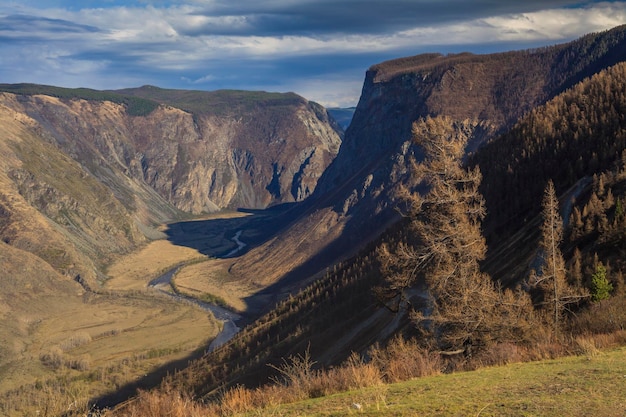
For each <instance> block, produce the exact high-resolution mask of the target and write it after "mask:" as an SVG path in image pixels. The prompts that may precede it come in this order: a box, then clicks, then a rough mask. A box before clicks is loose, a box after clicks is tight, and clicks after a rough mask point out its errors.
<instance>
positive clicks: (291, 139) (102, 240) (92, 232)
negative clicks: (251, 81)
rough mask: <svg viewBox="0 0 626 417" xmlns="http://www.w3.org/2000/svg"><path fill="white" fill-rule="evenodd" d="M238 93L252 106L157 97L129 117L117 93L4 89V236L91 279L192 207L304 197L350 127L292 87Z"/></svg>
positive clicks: (0, 174)
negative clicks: (182, 103)
mask: <svg viewBox="0 0 626 417" xmlns="http://www.w3.org/2000/svg"><path fill="white" fill-rule="evenodd" d="M5 87H6V86H5ZM159 91H160V92H161V93H162V94H164V95H165V96H167V95H168V94H170V93H171V92H169V91H168V90H159ZM172 94H175V93H172ZM197 94H199V95H200V98H201V99H202V100H204V102H210V101H211V93H200V92H197ZM239 94H240V98H241V97H243V99H244V101H245V103H246V106H241V105H238V104H237V103H236V102H235V103H234V105H232V106H231V105H230V104H231V102H230V101H229V100H230V93H228V92H226V93H223V94H222V95H221V96H220V99H221V105H222V106H223V108H224V109H225V110H224V109H222V110H221V111H215V109H212V108H210V106H209V107H207V106H206V105H205V103H204V102H202V101H201V103H200V107H199V108H198V109H196V112H195V113H194V112H192V111H190V110H187V111H185V110H183V109H181V108H177V107H174V106H173V105H168V104H166V103H163V102H162V103H161V104H159V103H156V102H154V103H153V104H154V105H153V106H152V107H153V108H151V109H150V110H149V111H146V112H144V113H145V114H133V113H132V112H130V111H129V107H128V106H127V105H125V104H124V103H115V102H113V101H109V100H94V99H89V100H86V99H82V98H76V97H74V98H67V97H64V98H59V97H54V96H51V95H45V94H32V93H29V94H13V93H0V117H1V119H2V127H3V135H2V137H1V138H0V147H1V148H2V150H3V152H2V155H3V161H2V163H0V168H1V169H0V186H1V187H0V188H1V189H0V237H1V238H2V240H3V241H4V242H5V243H8V244H10V245H12V246H15V247H16V248H19V249H22V250H26V251H28V252H31V253H34V254H36V255H37V256H39V257H40V258H42V259H44V260H45V261H46V262H48V263H49V264H50V265H52V266H53V267H54V268H55V269H56V270H57V271H59V272H61V273H62V274H65V275H68V276H72V277H73V278H74V277H76V276H79V275H80V276H81V277H83V278H85V277H86V279H88V280H90V279H95V278H97V276H98V274H99V272H98V271H100V270H101V267H102V266H103V265H106V264H107V263H108V262H110V261H111V259H113V258H114V257H115V256H117V255H118V254H122V253H126V252H128V251H131V250H133V249H134V248H136V247H137V245H139V244H141V243H142V242H145V241H146V238H151V237H156V236H158V235H159V232H157V231H156V230H154V229H152V226H154V225H156V224H160V223H162V222H164V221H167V220H172V219H176V218H180V217H181V216H182V215H183V214H184V213H201V212H211V211H215V210H219V209H222V208H238V207H246V208H257V209H259V208H265V207H268V206H271V205H274V204H281V203H286V202H294V201H301V200H303V199H305V198H306V197H308V196H309V195H310V194H311V193H312V192H313V191H314V189H315V187H316V185H317V181H318V179H319V177H320V176H321V174H322V172H323V171H324V170H325V169H326V167H327V166H328V164H329V163H330V162H331V161H332V159H333V158H334V157H335V155H336V153H337V151H338V149H339V145H340V142H341V137H340V135H341V134H342V133H343V132H342V131H341V130H340V129H339V128H337V127H336V125H334V123H333V122H332V119H329V118H328V116H327V114H326V111H325V109H323V108H322V107H321V106H319V105H317V104H315V103H310V102H308V101H306V100H305V99H303V98H301V97H299V96H296V95H295V94H288V95H271V100H269V101H268V100H267V97H266V95H265V94H264V93H254V96H252V97H248V96H247V95H246V94H247V93H243V92H240V93H239ZM250 94H253V93H250ZM42 236H46V239H42V238H41V237H42Z"/></svg>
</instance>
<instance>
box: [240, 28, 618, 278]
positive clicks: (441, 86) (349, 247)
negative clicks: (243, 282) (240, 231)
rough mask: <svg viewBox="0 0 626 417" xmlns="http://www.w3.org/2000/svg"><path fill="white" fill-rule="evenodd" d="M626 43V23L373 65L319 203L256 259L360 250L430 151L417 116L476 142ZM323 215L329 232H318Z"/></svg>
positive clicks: (314, 263)
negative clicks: (417, 136)
mask: <svg viewBox="0 0 626 417" xmlns="http://www.w3.org/2000/svg"><path fill="white" fill-rule="evenodd" d="M624 51H626V27H618V28H616V29H614V30H611V31H608V32H604V33H600V34H592V35H588V36H585V37H583V38H581V39H579V40H577V41H574V42H571V43H568V44H563V45H557V46H554V47H549V48H542V49H539V50H527V51H516V52H508V53H501V54H492V55H473V54H458V55H448V56H444V55H440V54H425V55H418V56H415V57H408V58H402V59H397V60H393V61H389V62H384V63H381V64H378V65H374V66H372V67H371V68H370V69H369V70H368V71H367V73H366V76H365V82H364V86H363V90H362V95H361V98H360V100H359V104H358V106H357V108H356V111H355V113H354V117H353V119H352V122H351V124H350V126H349V127H348V129H347V131H346V134H345V138H344V140H343V142H342V145H341V149H340V151H339V154H338V155H337V157H336V158H335V159H334V161H333V162H332V164H331V165H330V166H329V167H328V169H327V170H326V171H325V172H324V175H323V176H322V177H321V178H320V180H319V181H318V183H317V188H316V190H315V192H314V194H313V196H312V199H310V200H309V201H308V203H307V204H308V206H309V209H308V210H307V211H306V212H305V213H304V216H303V218H302V219H300V220H299V221H298V222H295V223H294V224H293V225H292V226H291V227H290V228H289V229H287V230H285V231H284V232H283V233H284V234H283V235H282V236H281V237H280V238H277V242H280V241H284V242H289V245H288V247H287V245H285V247H281V246H280V245H279V244H278V243H277V242H273V243H272V249H271V250H265V249H263V248H258V249H255V250H254V251H251V254H250V255H249V256H254V259H255V262H256V268H260V266H259V265H260V263H263V262H273V263H274V264H275V263H277V262H278V257H280V258H281V259H299V261H298V264H297V265H296V266H297V267H298V268H300V270H299V271H300V272H299V273H300V274H301V276H307V275H308V274H313V273H315V272H318V271H319V270H320V269H322V268H324V265H325V263H324V262H332V261H336V260H337V259H338V258H341V257H344V256H346V255H348V254H350V253H353V252H354V251H355V249H356V248H358V247H360V246H362V245H364V244H365V243H366V242H369V241H370V240H371V239H373V238H374V237H376V236H377V235H378V234H379V233H381V232H382V231H383V230H385V228H386V227H388V226H389V225H390V224H391V223H393V222H394V221H395V220H396V219H397V218H398V213H397V211H395V210H394V208H395V207H397V201H396V197H395V195H396V193H395V187H396V186H397V185H398V184H399V183H402V182H403V180H404V179H405V178H406V175H407V173H408V172H409V169H410V168H409V166H410V162H409V161H410V160H411V158H413V157H414V158H416V159H417V160H419V159H420V158H421V150H420V149H419V148H418V147H416V146H414V145H413V144H412V141H411V137H412V124H413V122H414V121H416V120H418V119H420V118H424V117H429V116H431V117H436V116H447V117H449V120H450V121H451V122H452V123H453V124H454V126H455V129H459V130H460V131H461V132H462V133H463V135H464V136H466V137H468V138H469V145H468V152H471V151H472V150H474V149H476V148H477V147H478V146H480V144H481V143H484V142H485V141H487V140H489V139H490V138H493V137H495V136H496V135H497V134H498V133H500V132H503V131H505V130H506V129H508V128H510V127H511V126H512V125H513V124H514V123H515V122H516V121H517V120H518V118H519V117H521V116H522V115H523V114H524V113H526V112H528V111H530V110H531V109H533V108H535V107H536V106H538V105H540V104H542V103H544V102H545V101H546V100H548V99H550V98H552V97H554V96H555V95H557V94H559V93H560V92H562V91H563V90H565V89H567V88H569V87H571V86H572V85H574V84H576V83H577V82H579V81H580V80H582V79H583V78H584V77H586V76H589V75H590V74H593V73H595V72H598V71H600V70H602V69H603V68H606V67H607V66H610V65H613V64H615V63H616V62H619V61H622V60H625V59H626V53H625V52H624ZM305 225H308V226H305ZM319 225H324V226H323V230H324V233H321V234H317V233H314V231H315V230H318V229H317V227H318V226H319ZM311 228H312V229H311ZM290 236H294V238H293V239H291V238H290ZM301 236H307V238H306V239H304V238H302V239H301V238H300V237H301ZM295 237H298V238H297V239H296V238H295ZM294 241H295V242H299V243H298V244H293V242H294ZM274 257H276V259H274ZM252 264H253V263H252V262H249V263H245V261H244V260H242V261H240V263H239V265H235V267H234V268H233V270H234V271H236V270H237V267H238V266H240V267H241V273H242V274H245V271H246V270H247V268H250V267H251V265H252ZM244 265H245V266H244ZM268 270H270V271H271V270H276V269H272V268H268ZM279 278H280V277H279V276H274V279H279Z"/></svg>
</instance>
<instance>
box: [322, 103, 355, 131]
mask: <svg viewBox="0 0 626 417" xmlns="http://www.w3.org/2000/svg"><path fill="white" fill-rule="evenodd" d="M355 110H356V107H329V108H328V113H330V115H331V116H333V119H335V120H336V121H337V123H339V126H341V128H342V129H343V130H347V129H348V126H350V122H352V117H353V116H354V112H355Z"/></svg>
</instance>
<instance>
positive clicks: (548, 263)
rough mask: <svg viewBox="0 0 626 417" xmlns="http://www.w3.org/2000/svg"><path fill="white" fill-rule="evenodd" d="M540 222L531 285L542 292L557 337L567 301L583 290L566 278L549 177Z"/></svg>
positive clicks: (560, 226)
mask: <svg viewBox="0 0 626 417" xmlns="http://www.w3.org/2000/svg"><path fill="white" fill-rule="evenodd" d="M542 207H543V212H542V214H543V224H542V226H541V241H540V243H539V253H540V255H541V257H542V264H541V267H540V269H539V271H538V273H536V272H534V271H533V273H532V275H531V280H530V281H531V285H532V286H533V287H535V288H537V289H539V291H540V292H541V294H542V300H541V303H540V304H541V307H543V308H544V309H545V310H546V311H549V312H550V313H549V314H548V317H549V316H551V317H552V318H551V319H548V321H549V322H551V323H552V328H553V331H554V335H555V337H556V338H558V337H559V332H560V327H561V319H562V316H563V314H564V312H565V310H566V308H567V306H568V305H570V304H574V303H577V302H579V301H580V300H581V298H583V297H585V294H583V293H582V292H578V291H577V290H575V289H574V288H573V287H571V286H570V285H569V284H568V283H567V280H566V278H565V261H564V260H563V255H562V254H561V249H560V245H561V243H562V240H563V220H562V219H561V215H560V214H559V201H558V199H557V197H556V190H555V188H554V184H553V183H552V181H551V180H550V181H548V184H547V185H546V189H545V192H544V197H543V204H542Z"/></svg>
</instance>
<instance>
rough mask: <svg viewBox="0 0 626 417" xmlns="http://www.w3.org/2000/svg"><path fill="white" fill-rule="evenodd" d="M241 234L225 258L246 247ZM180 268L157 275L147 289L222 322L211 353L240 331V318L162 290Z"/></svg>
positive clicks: (230, 312)
mask: <svg viewBox="0 0 626 417" xmlns="http://www.w3.org/2000/svg"><path fill="white" fill-rule="evenodd" d="M241 233H242V231H241V230H240V231H238V232H237V233H236V234H235V236H234V237H233V238H232V240H233V241H234V242H235V243H236V244H237V247H236V248H235V249H233V250H232V251H230V252H229V253H227V254H226V255H225V257H226V258H231V257H233V256H235V255H236V254H237V253H238V252H239V251H241V250H242V249H243V248H244V247H245V246H246V244H245V243H244V242H242V241H241V240H239V238H240V237H241ZM181 267H182V266H176V267H174V268H172V269H170V270H168V271H167V272H165V273H163V274H162V275H159V276H158V277H156V278H155V279H153V280H152V281H150V282H149V283H148V287H149V288H154V289H155V290H157V291H160V292H161V293H162V294H165V295H167V296H168V297H171V298H173V299H175V300H178V301H182V302H187V303H193V304H196V305H198V306H199V307H200V308H202V309H203V310H206V311H210V312H211V313H212V314H213V316H214V317H215V318H216V319H217V320H219V321H221V322H222V330H221V331H220V332H219V333H218V334H217V336H215V339H213V341H212V342H211V344H210V345H209V347H208V351H209V352H212V351H214V350H215V349H217V348H218V347H220V346H222V345H223V344H224V343H226V342H228V341H229V340H230V339H232V338H233V337H234V336H235V335H236V334H237V333H238V332H239V330H241V329H240V328H239V326H237V322H238V321H239V320H240V319H241V316H240V315H239V314H237V313H235V312H234V311H232V310H229V309H227V308H224V307H222V306H219V305H217V304H213V303H207V302H205V301H201V300H198V299H195V298H193V297H189V296H186V295H184V294H173V293H171V292H169V291H166V290H165V289H163V287H171V285H172V279H173V278H174V276H175V275H176V273H177V272H178V270H179V269H180V268H181Z"/></svg>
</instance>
